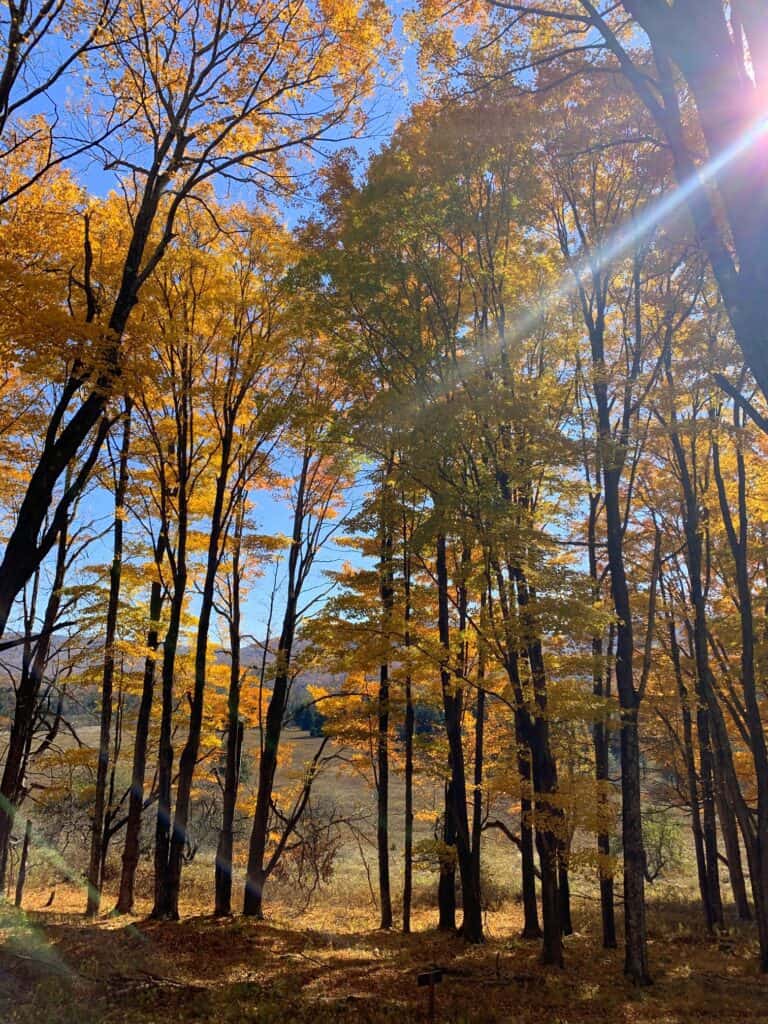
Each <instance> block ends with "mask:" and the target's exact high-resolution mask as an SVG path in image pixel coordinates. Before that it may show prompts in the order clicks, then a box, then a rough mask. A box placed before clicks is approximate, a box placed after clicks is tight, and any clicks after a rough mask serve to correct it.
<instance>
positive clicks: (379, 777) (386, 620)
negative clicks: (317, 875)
mask: <svg viewBox="0 0 768 1024" xmlns="http://www.w3.org/2000/svg"><path fill="white" fill-rule="evenodd" d="M389 465H390V467H391V465H392V462H391V460H390V463H389ZM383 488H384V490H386V488H387V483H386V481H385V483H384V484H383ZM387 504H388V502H387V501H386V495H383V497H382V508H381V522H380V530H381V554H380V563H379V598H380V600H381V612H382V623H383V632H384V634H385V636H387V635H388V632H389V629H390V627H391V623H392V613H393V609H394V602H395V591H394V567H393V564H392V554H393V551H392V549H393V537H392V528H391V525H390V523H389V521H388V509H387V507H386V506H387ZM385 642H386V644H387V653H386V658H385V659H384V660H383V661H382V663H381V666H380V669H379V694H378V729H377V733H376V848H377V852H378V863H379V909H380V914H381V918H380V923H379V927H380V928H391V927H392V889H391V885H390V878H389V641H388V639H386V640H385Z"/></svg>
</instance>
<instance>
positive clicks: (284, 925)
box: [0, 887, 768, 1024]
mask: <svg viewBox="0 0 768 1024" xmlns="http://www.w3.org/2000/svg"><path fill="white" fill-rule="evenodd" d="M340 888H341V887H340ZM48 895H49V889H41V890H39V891H30V893H29V910H28V911H27V912H26V914H23V915H15V914H14V913H13V912H12V911H11V909H10V908H5V909H4V910H3V929H2V930H3V934H4V937H5V939H6V943H5V945H4V948H3V951H2V952H0V972H2V978H3V985H2V987H0V1014H1V1015H2V1020H3V1021H7V1022H8V1024H32V1022H42V1021H45V1022H50V1024H54V1022H55V1024H69V1022H72V1024H102V1022H103V1024H113V1022H114V1024H117V1022H126V1024H127V1022H129V1021H130V1022H131V1024H155V1022H157V1021H160V1020H174V1021H178V1022H179V1024H187V1022H193V1021H216V1022H222V1024H230V1022H232V1024H235V1022H238V1024H239V1022H248V1024H257V1022H258V1024H282V1022H288V1021H312V1022H314V1024H330V1022H342V1024H347V1022H349V1024H352V1022H356V1024H357V1022H359V1024H365V1022H368V1021H371V1022H373V1021H400V1022H401V1024H406V1022H409V1021H414V1022H416V1021H428V1020H429V1012H428V994H427V993H428V990H427V988H426V987H421V988H420V987H419V986H418V984H417V977H418V974H419V973H420V972H425V971H427V970H429V969H430V968H432V967H433V966H435V965H437V966H439V967H440V968H442V971H443V981H442V983H441V984H439V985H438V986H436V1010H435V1017H434V1019H435V1021H438V1022H446V1024H447V1022H451V1024H469V1022H477V1024H480V1022H483V1024H496V1022H498V1024H502V1022H504V1024H534V1022H535V1024H587V1022H590V1024H591V1022H597V1021H613V1022H617V1024H689V1022H690V1024H694V1022H698V1021H718V1022H720V1024H744V1022H748V1021H749V1022H756V1024H757V1022H761V1021H768V1007H767V1006H766V984H765V980H764V978H762V977H761V975H760V973H759V971H758V968H757V963H756V953H757V936H756V933H755V929H754V926H752V925H749V924H736V922H735V917H734V920H733V923H731V924H730V925H729V926H728V927H726V928H725V929H724V930H723V932H722V933H720V934H719V935H715V936H713V935H708V934H707V932H706V930H705V929H704V927H703V924H700V923H699V919H700V916H701V915H700V910H699V908H698V906H697V905H696V904H695V902H694V901H693V900H691V901H688V900H685V899H677V900H675V899H674V896H672V895H670V893H669V891H668V892H666V893H665V894H664V896H662V897H660V898H659V899H658V900H657V899H652V900H651V901H650V902H649V932H648V944H649V954H650V957H651V959H652V963H653V970H654V984H653V985H651V986H649V987H647V988H637V987H636V986H634V985H633V984H632V983H631V982H630V981H628V980H625V979H623V978H622V953H621V951H620V950H603V949H601V947H600V943H599V940H598V941H596V937H599V919H598V920H595V919H594V918H596V917H597V918H599V915H597V914H596V913H595V910H594V909H593V908H594V906H595V905H594V904H592V903H591V902H589V901H581V900H575V901H574V916H575V924H576V931H575V932H574V934H573V935H571V936H569V937H568V939H567V940H566V967H565V968H564V969H563V970H558V971H556V972H554V973H553V972H552V970H551V969H549V970H546V969H544V968H543V967H542V966H541V964H540V958H539V949H538V943H537V942H531V941H526V940H523V939H521V938H520V930H521V927H522V913H521V909H520V907H519V904H517V903H516V902H515V901H514V900H511V901H509V902H506V903H504V905H503V906H501V907H500V908H499V909H498V910H494V911H491V912H487V913H486V915H485V924H486V942H485V944H484V945H482V946H470V945H467V944H465V943H463V942H462V941H461V939H459V938H457V937H455V936H452V935H446V934H442V933H440V932H438V931H436V930H435V928H434V925H435V920H434V913H433V912H432V911H431V910H427V909H419V910H417V911H415V913H414V919H413V926H414V932H413V933H412V934H411V935H403V934H402V933H400V932H399V931H398V930H396V929H393V930H389V931H381V930H378V929H376V928H375V921H374V911H373V910H372V909H371V908H370V906H369V905H368V902H367V894H366V893H365V892H364V891H362V890H361V891H360V892H359V893H356V894H354V895H353V896H352V897H351V898H349V897H348V898H346V899H345V898H344V896H343V895H342V892H337V893H332V894H329V895H327V896H325V897H324V898H323V899H322V900H321V901H320V903H319V904H318V905H317V906H315V907H313V908H311V909H310V910H308V911H301V910H299V909H297V908H296V907H293V908H292V907H291V906H290V905H289V904H287V903H284V902H281V901H276V902H275V903H273V905H272V908H271V911H270V914H269V918H268V920H265V921H262V922H257V921H254V920H250V919H245V918H237V919H224V920H222V919H216V918H214V917H212V916H211V915H210V913H206V912H205V911H204V908H203V906H202V905H195V903H194V901H193V900H188V902H187V905H186V906H185V907H184V918H183V920H182V921H181V922H180V923H175V922H170V923H169V922H156V921H151V920H149V919H148V917H147V916H145V915H144V911H146V913H147V914H148V912H149V909H150V904H149V903H147V904H146V905H145V906H140V907H139V908H138V915H137V916H132V917H129V918H122V917H121V918H114V917H112V918H105V919H103V920H101V921H99V922H97V923H93V922H87V921H86V920H85V919H84V918H83V916H82V892H81V891H80V890H79V889H75V888H71V889H67V888H63V889H62V888H60V889H58V890H57V895H56V905H57V906H58V908H59V909H58V910H53V909H47V910H46V909H43V904H44V903H45V902H46V899H47V898H48ZM354 896H357V897H359V899H355V898H354ZM727 916H728V918H729V920H730V918H731V916H733V915H728V913H727Z"/></svg>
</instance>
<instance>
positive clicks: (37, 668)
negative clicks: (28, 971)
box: [0, 477, 69, 892]
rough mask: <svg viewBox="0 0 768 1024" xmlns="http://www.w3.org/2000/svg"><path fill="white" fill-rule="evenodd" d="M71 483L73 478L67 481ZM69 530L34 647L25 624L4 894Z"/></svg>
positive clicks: (9, 759) (0, 874)
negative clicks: (9, 850)
mask: <svg viewBox="0 0 768 1024" xmlns="http://www.w3.org/2000/svg"><path fill="white" fill-rule="evenodd" d="M68 479H69V477H67V480H68ZM67 530H68V524H65V525H64V526H63V527H62V529H61V531H60V533H59V535H58V544H57V547H56V564H55V568H54V574H53V580H52V581H51V589H50V592H49V595H48V601H47V604H46V608H45V614H44V616H43V625H42V629H41V630H40V635H39V637H38V640H37V643H36V646H34V647H33V644H32V641H31V639H30V638H31V636H32V632H33V623H32V622H31V621H28V622H26V623H25V630H26V633H27V637H28V639H26V641H25V644H24V654H23V660H22V668H21V678H20V680H19V684H18V688H17V690H16V703H15V706H14V710H13V721H12V722H11V732H10V736H9V738H8V748H7V750H6V755H5V766H4V768H3V775H2V779H1V780H0V892H1V891H2V889H3V887H4V885H5V872H6V866H7V862H8V848H9V844H10V840H11V833H12V831H13V823H14V819H15V815H16V809H17V807H18V806H19V805H20V804H21V802H22V801H23V799H24V796H25V792H26V790H25V785H24V776H25V774H26V771H27V763H28V760H29V751H30V746H31V743H32V734H33V732H34V728H35V711H36V708H37V702H38V697H39V694H40V686H41V684H42V681H43V674H44V672H45V667H46V665H47V663H48V656H49V652H50V645H51V638H52V633H53V630H54V628H55V625H56V621H57V618H58V615H59V609H60V607H61V590H62V587H63V585H64V577H65V574H66V567H67V551H68V544H69V540H68V536H67Z"/></svg>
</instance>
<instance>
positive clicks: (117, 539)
mask: <svg viewBox="0 0 768 1024" xmlns="http://www.w3.org/2000/svg"><path fill="white" fill-rule="evenodd" d="M132 405H133V403H132V402H131V400H130V399H126V401H125V409H124V412H123V436H122V443H121V445H120V454H119V461H118V468H117V478H116V481H115V521H114V527H113V544H112V565H111V567H110V570H109V597H108V600H107V618H106V628H105V632H104V668H103V672H102V678H101V714H100V718H99V760H98V765H97V769H96V792H95V795H94V802H93V820H92V822H91V852H90V858H89V864H88V901H87V907H86V914H87V915H88V916H89V917H96V915H97V914H98V912H99V905H100V903H101V885H102V877H101V862H102V848H103V845H104V812H105V798H106V793H107V775H108V773H109V744H110V738H111V729H112V692H113V687H114V676H115V640H116V637H117V615H118V611H119V608H120V583H121V579H122V571H123V518H124V515H123V514H124V510H125V494H126V490H127V488H128V455H129V453H130V448H131V410H132Z"/></svg>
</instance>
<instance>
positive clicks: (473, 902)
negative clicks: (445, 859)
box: [437, 534, 483, 942]
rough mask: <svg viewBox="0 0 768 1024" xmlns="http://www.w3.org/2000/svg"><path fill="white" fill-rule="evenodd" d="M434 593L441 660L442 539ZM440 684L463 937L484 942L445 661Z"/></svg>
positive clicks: (457, 724) (455, 707) (455, 711)
mask: <svg viewBox="0 0 768 1024" xmlns="http://www.w3.org/2000/svg"><path fill="white" fill-rule="evenodd" d="M437 591H438V629H439V634H440V643H441V645H442V648H443V652H444V654H443V657H444V659H447V658H448V657H449V652H450V624H449V617H448V566H447V561H446V542H445V536H444V535H443V534H440V535H439V536H438V538H437ZM440 682H441V687H442V693H443V710H444V713H445V729H446V734H447V737H448V750H449V770H450V780H451V786H450V794H449V796H450V804H451V810H452V817H453V825H454V828H455V830H456V855H457V859H458V864H459V875H460V878H461V892H462V904H463V912H464V917H463V923H462V929H461V931H462V935H463V936H464V938H465V939H466V940H467V941H468V942H482V941H483V915H482V903H481V897H480V892H479V890H478V889H477V886H476V882H475V878H474V874H473V870H472V847H471V838H470V832H469V819H468V815H467V783H466V776H465V773H464V749H463V746H462V736H461V703H462V690H461V687H460V686H457V685H456V683H454V681H453V679H452V678H451V672H450V669H449V667H448V663H447V661H446V660H444V661H443V663H442V665H441V668H440Z"/></svg>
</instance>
